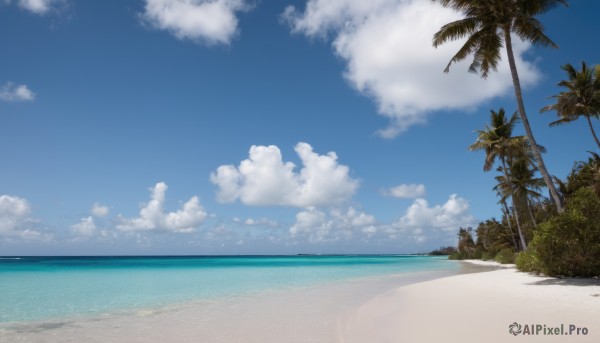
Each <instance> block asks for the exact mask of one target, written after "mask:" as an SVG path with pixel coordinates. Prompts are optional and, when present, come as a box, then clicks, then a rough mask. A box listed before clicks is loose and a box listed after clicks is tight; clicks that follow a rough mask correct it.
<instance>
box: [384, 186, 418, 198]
mask: <svg viewBox="0 0 600 343" xmlns="http://www.w3.org/2000/svg"><path fill="white" fill-rule="evenodd" d="M425 193H426V192H425V185H422V184H418V185H417V184H408V185H407V184H402V185H399V186H396V187H392V188H390V189H386V190H384V191H383V194H384V195H387V196H391V197H395V198H404V199H412V198H422V197H424V196H425Z"/></svg>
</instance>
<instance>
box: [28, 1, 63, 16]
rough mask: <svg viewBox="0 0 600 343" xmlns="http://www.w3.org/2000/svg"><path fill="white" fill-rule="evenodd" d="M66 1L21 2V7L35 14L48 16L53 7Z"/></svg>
mask: <svg viewBox="0 0 600 343" xmlns="http://www.w3.org/2000/svg"><path fill="white" fill-rule="evenodd" d="M63 2H64V0H19V2H18V4H19V7H21V8H23V9H25V10H28V11H30V12H32V13H35V14H46V13H47V12H48V11H50V10H51V9H52V8H53V6H56V5H59V4H61V3H63Z"/></svg>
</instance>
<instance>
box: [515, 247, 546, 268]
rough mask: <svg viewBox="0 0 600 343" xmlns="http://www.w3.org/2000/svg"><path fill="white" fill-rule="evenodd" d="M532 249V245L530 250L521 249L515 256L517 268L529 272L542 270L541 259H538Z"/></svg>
mask: <svg viewBox="0 0 600 343" xmlns="http://www.w3.org/2000/svg"><path fill="white" fill-rule="evenodd" d="M532 251H533V249H531V246H530V249H529V250H528V251H521V252H519V253H518V254H517V255H516V256H515V264H516V265H517V269H519V270H520V271H522V272H528V273H532V272H533V273H539V272H540V271H541V269H542V267H541V264H540V261H538V259H537V256H536V255H535V254H534V253H533V252H532Z"/></svg>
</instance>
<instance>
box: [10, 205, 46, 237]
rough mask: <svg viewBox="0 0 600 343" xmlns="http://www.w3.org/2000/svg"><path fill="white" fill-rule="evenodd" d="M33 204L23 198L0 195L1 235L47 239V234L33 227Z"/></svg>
mask: <svg viewBox="0 0 600 343" xmlns="http://www.w3.org/2000/svg"><path fill="white" fill-rule="evenodd" d="M33 222H34V220H33V219H32V218H31V205H30V204H29V202H28V201H27V200H25V199H23V198H19V197H16V196H10V195H0V236H4V237H11V238H22V239H46V238H49V237H48V236H47V235H44V234H42V233H40V232H39V231H36V230H34V229H32V228H31V226H32V224H33Z"/></svg>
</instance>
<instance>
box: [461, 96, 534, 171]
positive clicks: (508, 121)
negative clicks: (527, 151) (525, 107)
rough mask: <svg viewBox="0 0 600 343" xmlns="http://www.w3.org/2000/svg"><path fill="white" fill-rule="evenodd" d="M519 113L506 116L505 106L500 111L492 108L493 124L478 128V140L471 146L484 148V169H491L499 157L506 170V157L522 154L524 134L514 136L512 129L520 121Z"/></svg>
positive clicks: (473, 148) (491, 118)
mask: <svg viewBox="0 0 600 343" xmlns="http://www.w3.org/2000/svg"><path fill="white" fill-rule="evenodd" d="M518 121H519V118H518V117H517V113H513V115H512V116H511V117H510V118H506V112H505V111H504V108H500V109H499V110H498V112H496V111H494V110H490V122H491V126H488V125H486V126H485V129H484V130H477V131H476V132H477V140H476V141H475V143H473V144H471V145H470V146H469V150H470V151H477V150H484V151H485V163H484V164H483V170H484V171H490V170H491V169H492V167H493V165H494V162H495V161H496V158H499V159H500V161H501V162H502V165H503V166H504V169H505V170H506V169H507V167H506V159H507V158H508V157H509V156H514V155H520V154H522V153H524V152H523V151H521V150H522V148H523V146H524V144H523V139H524V137H523V136H516V137H513V135H512V131H513V129H514V127H515V125H516V124H517V123H518Z"/></svg>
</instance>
